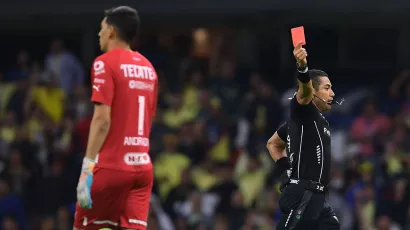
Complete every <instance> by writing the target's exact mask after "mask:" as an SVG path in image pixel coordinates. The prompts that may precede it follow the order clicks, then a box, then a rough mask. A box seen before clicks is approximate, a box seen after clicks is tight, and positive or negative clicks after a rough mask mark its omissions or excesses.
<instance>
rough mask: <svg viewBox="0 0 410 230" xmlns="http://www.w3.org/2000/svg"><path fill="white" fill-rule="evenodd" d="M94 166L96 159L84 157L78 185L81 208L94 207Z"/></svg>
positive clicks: (78, 200)
mask: <svg viewBox="0 0 410 230" xmlns="http://www.w3.org/2000/svg"><path fill="white" fill-rule="evenodd" d="M94 166H95V161H94V160H91V159H89V158H87V157H84V159H83V166H82V168H81V175H80V179H79V181H78V185H77V202H78V204H79V205H80V207H81V208H86V209H90V208H91V207H92V203H93V201H92V200H91V185H92V183H93V169H94Z"/></svg>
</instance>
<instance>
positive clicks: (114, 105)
mask: <svg viewBox="0 0 410 230" xmlns="http://www.w3.org/2000/svg"><path fill="white" fill-rule="evenodd" d="M139 26H140V20H139V16H138V13H137V11H136V10H135V9H133V8H131V7H127V6H120V7H115V8H112V9H109V10H107V11H106V12H105V17H104V19H103V20H102V22H101V30H100V32H99V34H98V35H99V37H100V46H101V50H102V51H103V52H104V54H103V55H101V56H99V57H97V58H96V59H95V61H94V63H93V66H92V74H91V78H92V79H91V83H92V97H91V101H92V102H93V103H94V105H95V108H94V115H93V118H92V122H91V127H90V134H89V138H88V146H87V151H86V154H85V157H84V160H83V166H82V170H81V176H80V179H79V182H78V186H77V207H76V214H75V220H74V229H75V230H79V229H84V230H85V229H87V230H88V229H102V228H110V229H137V230H139V229H146V227H147V218H148V210H149V200H150V196H151V190H152V186H153V167H152V164H151V159H150V156H149V154H148V152H149V134H150V129H151V121H152V118H153V116H154V115H155V110H156V104H157V90H158V79H157V74H156V72H155V70H154V68H153V66H152V65H151V63H150V62H149V61H148V60H147V59H146V58H145V57H144V56H142V55H141V54H140V53H138V52H134V51H132V50H131V48H130V44H131V42H132V41H133V40H134V39H135V38H136V36H137V35H138V29H139Z"/></svg>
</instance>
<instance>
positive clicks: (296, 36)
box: [290, 26, 306, 47]
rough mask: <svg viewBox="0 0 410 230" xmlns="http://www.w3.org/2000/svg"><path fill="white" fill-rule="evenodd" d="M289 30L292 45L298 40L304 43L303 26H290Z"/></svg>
mask: <svg viewBox="0 0 410 230" xmlns="http://www.w3.org/2000/svg"><path fill="white" fill-rule="evenodd" d="M290 32H291V33H292V41H293V47H295V46H296V45H297V44H298V43H299V42H302V45H306V40H305V30H304V28H303V26H299V27H296V28H292V29H291V30H290Z"/></svg>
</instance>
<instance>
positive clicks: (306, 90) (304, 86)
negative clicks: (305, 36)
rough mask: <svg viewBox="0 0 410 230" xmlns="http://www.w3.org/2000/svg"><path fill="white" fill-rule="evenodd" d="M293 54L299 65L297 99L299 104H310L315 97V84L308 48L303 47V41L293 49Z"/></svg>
mask: <svg viewBox="0 0 410 230" xmlns="http://www.w3.org/2000/svg"><path fill="white" fill-rule="evenodd" d="M293 55H294V56H295V58H296V62H297V67H298V75H297V78H298V92H297V94H296V99H297V101H298V103H299V104H301V105H306V104H309V103H310V102H311V101H312V99H313V85H312V81H311V80H310V77H309V73H308V66H307V60H306V57H307V52H306V49H305V48H303V47H302V43H301V42H300V43H298V44H297V46H296V47H295V49H294V50H293Z"/></svg>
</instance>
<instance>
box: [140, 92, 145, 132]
mask: <svg viewBox="0 0 410 230" xmlns="http://www.w3.org/2000/svg"><path fill="white" fill-rule="evenodd" d="M144 118H145V97H144V96H138V135H140V136H142V135H144Z"/></svg>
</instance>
